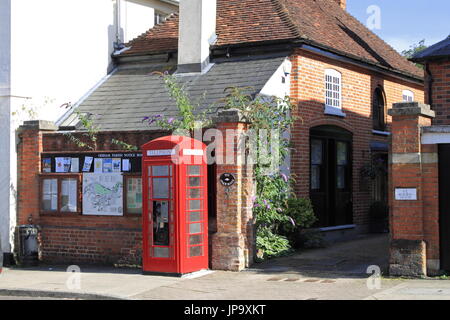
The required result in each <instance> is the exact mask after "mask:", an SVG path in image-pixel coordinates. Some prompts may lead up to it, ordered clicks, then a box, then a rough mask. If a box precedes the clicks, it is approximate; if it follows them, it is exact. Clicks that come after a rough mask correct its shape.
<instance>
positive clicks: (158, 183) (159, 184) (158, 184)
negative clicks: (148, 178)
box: [153, 178, 169, 199]
mask: <svg viewBox="0 0 450 320" xmlns="http://www.w3.org/2000/svg"><path fill="white" fill-rule="evenodd" d="M168 198H169V178H154V179H153V199H168Z"/></svg>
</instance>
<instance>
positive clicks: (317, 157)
mask: <svg viewBox="0 0 450 320" xmlns="http://www.w3.org/2000/svg"><path fill="white" fill-rule="evenodd" d="M322 148H323V144H322V140H311V163H312V164H322Z"/></svg>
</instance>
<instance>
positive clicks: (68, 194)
mask: <svg viewBox="0 0 450 320" xmlns="http://www.w3.org/2000/svg"><path fill="white" fill-rule="evenodd" d="M77 185H78V184H77V179H63V180H62V181H61V211H63V212H77V196H78V192H77V191H78V190H77Z"/></svg>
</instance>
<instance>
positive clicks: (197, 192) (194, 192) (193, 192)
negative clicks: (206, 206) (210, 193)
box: [189, 189, 202, 199]
mask: <svg viewBox="0 0 450 320" xmlns="http://www.w3.org/2000/svg"><path fill="white" fill-rule="evenodd" d="M201 197H202V189H189V198H191V199H198V198H201Z"/></svg>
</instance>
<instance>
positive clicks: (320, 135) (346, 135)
mask: <svg viewBox="0 0 450 320" xmlns="http://www.w3.org/2000/svg"><path fill="white" fill-rule="evenodd" d="M314 139H316V140H322V141H324V144H323V145H324V150H323V153H324V154H323V155H322V157H323V161H326V165H325V167H326V168H325V170H321V172H322V171H325V172H324V173H325V175H326V179H327V183H326V190H325V191H324V192H325V193H326V195H325V198H326V202H327V203H326V205H325V207H326V210H327V211H328V212H329V210H330V209H331V200H332V199H330V197H331V196H332V195H331V185H334V188H333V189H334V191H333V197H332V198H334V199H335V200H334V202H336V195H337V187H336V179H333V177H334V178H335V177H336V172H337V156H336V155H334V159H335V161H330V160H329V159H330V156H331V155H330V154H329V149H330V147H329V145H330V141H331V140H333V141H334V145H335V146H334V148H333V149H334V150H335V151H336V150H337V149H336V145H337V142H345V143H347V146H348V150H347V156H348V162H349V166H350V168H349V169H348V172H347V173H346V179H347V180H348V190H347V191H346V192H348V193H349V194H350V198H349V199H350V204H351V208H350V209H349V213H348V215H349V216H348V217H347V216H346V217H345V219H346V220H347V219H348V220H347V221H346V223H344V224H333V225H331V224H332V222H330V219H329V213H328V212H327V219H326V220H327V222H326V223H327V224H329V225H327V226H318V227H319V228H323V227H336V226H340V225H350V224H352V223H353V133H352V132H350V131H348V130H346V129H344V128H342V127H339V126H335V125H321V126H316V127H312V128H310V130H309V170H310V173H309V196H310V198H311V199H312V193H313V192H314V191H313V189H312V188H311V187H312V183H311V181H312V171H311V167H312V143H311V142H312V140H314ZM325 148H326V150H325ZM330 166H334V167H335V168H334V170H333V172H334V176H333V177H329V170H330ZM332 180H333V181H332ZM330 181H332V182H330ZM334 207H335V204H334ZM316 215H317V213H316Z"/></svg>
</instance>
